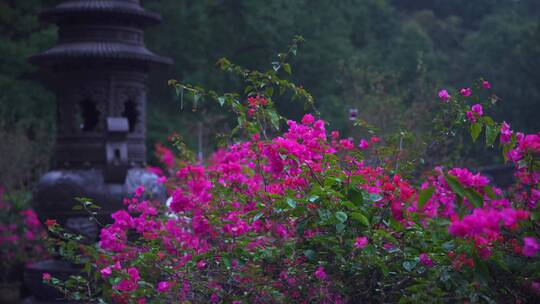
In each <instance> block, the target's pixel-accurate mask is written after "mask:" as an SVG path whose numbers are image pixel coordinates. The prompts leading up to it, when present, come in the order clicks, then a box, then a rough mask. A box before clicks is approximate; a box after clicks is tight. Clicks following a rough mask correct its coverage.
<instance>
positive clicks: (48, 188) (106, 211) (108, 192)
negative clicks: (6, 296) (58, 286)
mask: <svg viewBox="0 0 540 304" xmlns="http://www.w3.org/2000/svg"><path fill="white" fill-rule="evenodd" d="M40 18H41V19H42V20H43V21H46V22H52V23H55V24H56V25H57V26H58V43H57V44H56V45H55V46H54V47H52V48H51V49H49V50H46V51H44V52H42V53H40V54H37V55H35V56H32V57H31V58H30V59H29V60H30V62H31V63H33V64H35V65H38V66H40V67H42V68H43V69H45V70H46V71H47V72H48V74H49V75H50V81H49V82H50V83H52V84H53V90H54V91H55V93H56V98H57V109H58V110H57V136H56V152H55V156H54V165H53V170H52V171H50V172H48V173H46V174H45V175H44V176H43V177H42V178H41V180H40V182H39V185H38V187H37V189H36V191H35V193H34V200H33V206H34V208H35V209H36V212H37V213H38V215H39V217H40V218H41V219H42V220H44V219H48V218H50V219H56V220H57V221H58V222H59V223H60V224H61V225H63V226H64V227H66V228H67V229H69V230H72V231H74V232H78V233H81V234H83V235H85V236H87V238H88V239H89V240H91V241H95V240H96V239H97V233H98V227H97V226H96V224H95V223H94V222H91V221H89V220H88V214H87V213H86V212H85V211H80V210H79V211H77V210H74V209H73V207H74V206H75V205H76V204H77V201H76V198H77V197H86V198H91V199H92V200H93V201H94V202H95V203H96V204H98V205H100V206H101V207H102V209H100V210H99V212H100V214H99V216H100V217H101V219H105V220H107V219H109V215H110V213H111V212H113V211H115V210H118V209H120V208H123V204H122V201H123V198H125V197H129V196H130V195H131V194H132V193H133V191H134V189H135V188H136V187H137V186H139V185H145V187H146V189H147V190H149V191H150V192H153V193H154V195H160V194H163V189H162V188H161V187H160V186H159V185H158V184H157V183H156V179H157V176H155V175H154V174H152V173H149V172H147V171H146V170H144V167H145V165H146V147H145V136H146V123H145V112H146V94H147V88H146V78H147V76H148V73H149V71H150V70H151V69H153V68H158V67H165V66H168V65H170V64H171V63H172V61H171V60H170V59H169V58H165V57H161V56H158V55H156V54H154V53H152V52H151V51H149V50H148V49H147V48H146V47H145V45H144V28H145V27H147V26H149V25H155V24H158V23H160V21H161V17H160V16H159V15H158V14H155V13H150V12H147V11H145V10H144V9H143V8H142V7H141V5H140V1H138V0H69V1H63V2H61V3H60V4H59V5H57V6H56V7H53V8H50V9H44V10H43V11H42V12H41V14H40ZM62 265H64V266H62ZM56 266H58V268H59V269H58V270H61V271H60V273H65V272H66V271H67V272H69V271H71V270H67V269H66V267H65V264H62V263H56V262H55V261H47V262H42V263H36V264H35V265H33V266H32V267H30V268H29V269H28V271H27V272H26V281H27V283H29V284H30V285H33V284H38V283H37V282H41V272H43V271H44V270H49V272H51V273H53V275H54V268H55V267H56ZM51 268H52V269H51ZM60 268H62V269H60ZM42 291H43V290H42ZM48 292H50V290H49V291H48ZM34 294H36V295H37V297H38V298H42V300H43V301H44V300H45V298H50V293H47V292H42V293H39V290H38V291H37V292H34Z"/></svg>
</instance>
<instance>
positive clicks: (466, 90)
mask: <svg viewBox="0 0 540 304" xmlns="http://www.w3.org/2000/svg"><path fill="white" fill-rule="evenodd" d="M459 93H460V94H461V95H462V96H465V97H468V96H471V94H472V90H471V88H463V89H461V90H459Z"/></svg>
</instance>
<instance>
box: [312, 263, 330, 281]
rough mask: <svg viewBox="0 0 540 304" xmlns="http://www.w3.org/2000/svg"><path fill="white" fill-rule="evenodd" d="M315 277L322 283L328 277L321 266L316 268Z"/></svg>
mask: <svg viewBox="0 0 540 304" xmlns="http://www.w3.org/2000/svg"><path fill="white" fill-rule="evenodd" d="M315 277H316V278H317V279H319V280H321V281H324V280H326V278H327V277H328V275H327V274H326V272H325V271H324V267H323V266H319V267H318V268H317V270H316V271H315Z"/></svg>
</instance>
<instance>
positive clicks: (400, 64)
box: [0, 0, 540, 174]
mask: <svg viewBox="0 0 540 304" xmlns="http://www.w3.org/2000/svg"><path fill="white" fill-rule="evenodd" d="M56 2H58V1H53V0H25V1H16V0H8V1H6V0H4V1H1V2H0V55H1V56H0V126H2V127H3V128H4V129H6V128H7V129H13V128H19V129H21V128H22V129H23V130H27V129H28V128H30V129H32V128H36V127H29V126H28V124H30V125H31V126H40V128H50V129H47V130H51V132H52V130H53V125H54V124H53V121H54V112H55V111H54V106H53V105H54V99H53V97H52V95H51V94H49V93H46V91H45V90H44V89H43V88H42V87H41V85H40V84H39V82H38V81H36V79H37V77H36V71H35V70H34V69H33V68H32V67H31V66H30V65H29V64H27V62H26V58H27V57H28V56H29V55H30V54H33V53H36V52H38V51H39V50H43V49H45V48H46V47H47V46H49V45H52V44H53V43H54V39H55V38H54V29H53V28H52V27H45V25H40V24H39V23H38V21H37V18H36V13H37V11H38V9H39V8H40V7H42V6H50V5H53V4H54V3H56ZM143 4H144V6H145V8H146V9H147V10H150V11H155V12H158V13H160V14H162V16H163V20H164V22H163V24H161V25H160V26H157V27H154V28H151V29H149V30H148V31H147V34H146V43H147V45H148V47H149V48H150V49H152V50H153V51H155V52H157V53H159V54H162V55H166V56H170V57H172V58H173V59H174V61H175V64H174V67H173V68H172V69H170V70H168V71H161V72H156V73H154V75H153V77H152V78H151V79H150V95H149V96H150V97H149V106H148V114H147V115H148V128H149V130H148V143H149V145H152V144H153V143H154V142H155V141H164V140H165V138H166V137H167V136H168V135H170V134H171V133H172V132H173V131H174V130H176V131H177V132H178V133H179V134H181V135H183V136H184V137H185V138H186V140H187V142H188V143H189V144H190V145H191V146H192V147H193V148H195V147H197V140H198V133H199V126H201V127H200V129H201V130H202V132H201V137H202V138H203V141H204V147H205V150H207V151H206V152H208V151H210V150H212V149H213V147H214V146H215V140H214V136H215V134H217V133H220V132H222V131H224V129H226V128H228V125H231V123H230V122H228V117H229V116H227V113H222V110H221V109H220V108H219V106H216V105H214V104H211V103H206V104H205V105H203V106H201V107H199V110H198V111H197V112H193V111H191V109H190V107H184V109H181V106H180V101H179V100H178V99H177V98H175V97H174V96H173V95H174V94H173V93H174V92H173V91H172V90H171V89H170V88H168V87H167V80H168V79H170V78H175V79H178V80H179V81H181V82H183V83H193V84H199V85H201V86H204V87H207V88H211V89H215V90H216V91H217V92H222V93H223V92H228V91H236V90H237V89H239V88H241V87H243V84H242V83H241V80H240V79H237V78H234V77H233V76H231V75H230V74H223V73H218V72H217V67H216V66H215V63H216V61H217V60H218V59H219V58H221V57H226V58H228V59H230V60H231V61H232V62H235V63H237V64H239V65H242V66H246V67H248V68H251V69H258V70H261V69H263V70H264V69H266V68H267V67H268V66H269V65H270V63H269V62H268V58H272V56H273V54H275V53H277V51H278V50H281V49H283V48H284V47H285V46H286V45H287V44H288V43H289V41H290V39H291V38H292V37H293V36H294V35H302V36H303V37H304V38H305V39H306V43H305V44H304V46H303V47H302V48H301V49H300V50H299V56H297V57H295V59H294V60H293V62H292V70H293V75H295V76H294V78H293V79H292V81H294V82H296V83H300V84H302V85H303V86H304V87H305V88H306V89H307V90H309V91H310V92H311V93H312V94H313V96H314V97H315V99H316V104H317V107H318V109H319V110H320V111H321V113H322V116H323V117H324V118H325V119H326V120H328V121H329V122H330V124H331V125H330V129H338V130H340V131H342V132H345V134H347V133H349V134H351V131H350V130H351V124H350V122H349V121H348V119H347V113H348V109H349V108H350V107H355V108H358V110H359V116H360V118H362V119H365V120H367V121H368V122H369V123H371V124H373V125H375V126H376V127H378V128H379V129H380V130H381V132H382V134H383V135H384V134H386V133H389V132H390V131H395V130H396V129H400V128H404V129H405V128H406V129H409V130H412V131H413V132H414V131H415V130H416V131H419V130H422V128H423V125H424V124H425V123H427V122H429V121H428V120H429V119H430V114H431V112H432V109H433V107H434V106H436V103H437V101H436V93H437V91H438V89H439V88H440V87H441V86H442V85H443V84H444V85H445V86H451V87H447V88H449V89H451V88H453V89H455V88H457V89H459V88H460V87H461V86H464V85H466V84H467V83H470V82H471V81H472V80H474V79H477V78H478V77H480V76H482V77H484V78H486V79H488V80H490V82H491V83H492V84H493V89H494V90H495V91H497V92H498V94H499V96H500V97H501V98H502V102H501V103H502V104H501V105H499V106H498V107H496V108H497V111H498V112H497V113H495V115H494V117H495V118H496V119H500V120H502V119H504V120H506V121H508V122H510V123H511V124H512V127H515V128H516V129H522V130H525V131H534V130H538V129H540V120H538V119H537V118H536V113H538V110H540V75H539V72H538V71H539V70H540V18H539V17H540V2H538V1H537V0H475V1H470V0H453V1H447V0H408V1H402V0H344V1H320V0H295V1H290V0H273V1H253V0H199V1H186V0H152V1H143ZM286 100H288V97H287V96H284V98H283V102H282V101H280V100H279V99H277V100H275V102H276V104H277V107H278V110H279V111H280V113H282V114H283V115H284V116H286V117H290V118H293V119H298V118H299V117H301V115H302V114H303V112H304V108H302V107H301V106H297V105H293V104H290V103H286V102H285V101H286ZM199 123H202V124H199ZM19 126H20V127H19ZM25 132H26V131H25ZM25 132H23V133H25ZM351 135H354V134H351ZM151 150H152V149H149V151H151ZM2 174H4V173H2Z"/></svg>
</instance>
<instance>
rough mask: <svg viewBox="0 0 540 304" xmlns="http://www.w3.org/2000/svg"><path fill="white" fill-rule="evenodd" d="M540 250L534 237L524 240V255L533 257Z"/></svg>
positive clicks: (539, 245)
mask: <svg viewBox="0 0 540 304" xmlns="http://www.w3.org/2000/svg"><path fill="white" fill-rule="evenodd" d="M539 250H540V244H539V243H538V241H537V240H536V239H535V238H534V237H525V238H523V255H524V256H528V257H533V256H535V255H536V253H537V252H538V251H539Z"/></svg>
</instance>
